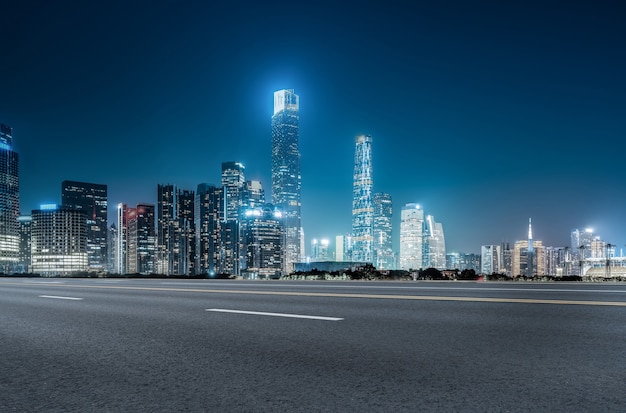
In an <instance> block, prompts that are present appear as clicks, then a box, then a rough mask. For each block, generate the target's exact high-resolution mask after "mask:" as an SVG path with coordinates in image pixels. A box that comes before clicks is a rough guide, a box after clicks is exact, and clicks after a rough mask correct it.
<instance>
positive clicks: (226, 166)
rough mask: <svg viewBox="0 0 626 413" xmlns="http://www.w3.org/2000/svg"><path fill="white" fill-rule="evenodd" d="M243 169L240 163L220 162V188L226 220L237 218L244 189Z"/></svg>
mask: <svg viewBox="0 0 626 413" xmlns="http://www.w3.org/2000/svg"><path fill="white" fill-rule="evenodd" d="M245 169H246V168H245V167H244V166H243V164H242V163H240V162H222V186H223V187H224V194H225V197H226V199H225V202H226V219H227V220H229V221H233V220H237V219H238V218H239V211H240V209H241V206H242V203H243V195H244V190H245V188H246V178H245Z"/></svg>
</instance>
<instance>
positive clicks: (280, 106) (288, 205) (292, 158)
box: [272, 89, 304, 272]
mask: <svg viewBox="0 0 626 413" xmlns="http://www.w3.org/2000/svg"><path fill="white" fill-rule="evenodd" d="M299 105H300V102H299V97H298V95H296V94H295V93H294V90H293V89H287V90H279V91H276V92H274V114H273V116H272V202H273V203H274V205H276V206H277V207H280V208H281V210H282V211H283V222H284V225H285V232H286V241H285V270H286V272H291V271H293V270H294V264H295V263H297V262H300V261H301V259H302V255H304V251H301V249H302V242H303V240H302V239H301V237H302V228H301V226H302V225H301V218H302V216H301V206H302V201H301V194H300V191H301V179H302V178H301V175H300V152H299V148H298V139H299V132H298V122H299V115H298V110H299Z"/></svg>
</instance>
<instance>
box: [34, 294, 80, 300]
mask: <svg viewBox="0 0 626 413" xmlns="http://www.w3.org/2000/svg"><path fill="white" fill-rule="evenodd" d="M39 298H55V299H57V300H82V298H78V297H60V296H58V295H40V296H39Z"/></svg>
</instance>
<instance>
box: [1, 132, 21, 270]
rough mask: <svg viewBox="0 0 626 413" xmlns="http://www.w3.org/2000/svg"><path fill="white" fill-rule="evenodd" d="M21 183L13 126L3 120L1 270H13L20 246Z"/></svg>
mask: <svg viewBox="0 0 626 413" xmlns="http://www.w3.org/2000/svg"><path fill="white" fill-rule="evenodd" d="M19 216H20V187H19V175H18V156H17V152H15V151H14V150H13V129H11V128H10V127H9V126H7V125H4V124H0V272H4V273H12V272H14V271H15V269H16V267H17V263H18V255H19V249H20V229H19V223H18V221H17V218H18V217H19Z"/></svg>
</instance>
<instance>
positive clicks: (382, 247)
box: [373, 192, 396, 270]
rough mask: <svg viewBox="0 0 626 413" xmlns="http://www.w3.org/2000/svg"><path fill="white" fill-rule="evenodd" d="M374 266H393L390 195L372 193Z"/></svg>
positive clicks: (381, 267)
mask: <svg viewBox="0 0 626 413" xmlns="http://www.w3.org/2000/svg"><path fill="white" fill-rule="evenodd" d="M373 205H374V266H375V267H376V268H378V269H379V270H389V269H393V268H395V266H396V264H395V256H394V253H393V238H392V221H391V220H392V211H393V210H392V207H391V195H389V194H385V193H381V192H378V193H375V194H374V200H373Z"/></svg>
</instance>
